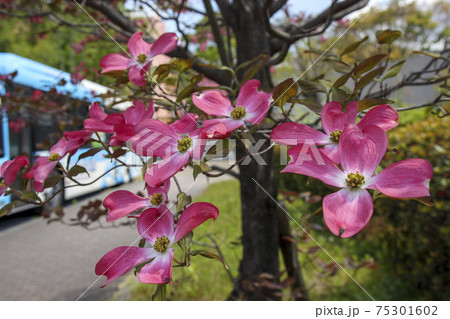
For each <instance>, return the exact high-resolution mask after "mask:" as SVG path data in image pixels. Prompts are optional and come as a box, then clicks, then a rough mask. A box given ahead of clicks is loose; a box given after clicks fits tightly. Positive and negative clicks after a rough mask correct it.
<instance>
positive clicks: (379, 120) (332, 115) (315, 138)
mask: <svg viewBox="0 0 450 319" xmlns="http://www.w3.org/2000/svg"><path fill="white" fill-rule="evenodd" d="M357 115H358V103H357V102H351V103H349V104H348V105H347V106H346V107H345V110H344V111H342V105H341V104H340V103H338V102H329V103H327V104H325V106H324V107H323V109H322V113H321V116H322V126H323V129H324V131H325V134H324V133H322V132H320V131H318V130H316V129H313V128H312V127H309V126H307V125H304V124H299V123H295V122H287V123H283V124H280V125H279V126H277V127H276V128H275V129H274V130H273V131H272V133H271V134H270V138H271V140H272V141H274V142H278V143H280V144H284V145H291V146H292V145H298V144H303V143H306V142H308V141H309V142H312V143H314V144H316V145H324V147H323V148H321V151H322V152H323V153H324V154H325V155H327V156H328V157H329V158H331V159H332V160H333V161H334V162H335V163H338V164H339V147H338V143H339V138H340V136H341V133H342V130H343V129H344V127H345V126H346V125H347V124H354V123H355V121H356V117H357ZM357 125H358V127H359V128H360V129H363V128H364V127H366V126H368V125H376V126H379V127H380V128H382V129H383V130H384V131H389V130H390V129H392V128H394V127H396V126H397V125H398V113H397V111H396V110H395V109H394V108H392V107H391V106H389V105H380V106H376V107H374V108H373V109H371V110H370V111H369V112H367V114H366V115H365V116H364V117H363V118H362V120H361V121H359V122H358V124H357Z"/></svg>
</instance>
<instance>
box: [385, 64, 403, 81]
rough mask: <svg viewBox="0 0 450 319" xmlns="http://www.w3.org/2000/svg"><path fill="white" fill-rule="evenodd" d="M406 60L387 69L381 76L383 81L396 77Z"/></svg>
mask: <svg viewBox="0 0 450 319" xmlns="http://www.w3.org/2000/svg"><path fill="white" fill-rule="evenodd" d="M405 62H406V60H402V61H400V62H398V63H395V64H394V65H393V66H391V67H390V68H389V70H388V71H387V72H386V74H385V75H384V76H383V81H384V80H386V79H389V78H393V77H394V76H396V75H397V74H398V73H399V72H400V71H401V69H402V67H403V64H405Z"/></svg>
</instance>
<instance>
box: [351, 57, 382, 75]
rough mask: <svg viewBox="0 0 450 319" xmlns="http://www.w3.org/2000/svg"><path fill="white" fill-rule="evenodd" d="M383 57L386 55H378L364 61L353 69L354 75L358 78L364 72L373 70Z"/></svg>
mask: <svg viewBox="0 0 450 319" xmlns="http://www.w3.org/2000/svg"><path fill="white" fill-rule="evenodd" d="M385 57H386V54H378V55H374V56H371V57H370V58H367V59H365V60H364V61H362V62H361V63H359V64H358V65H357V66H356V67H355V70H354V74H355V75H356V76H360V75H361V74H363V73H364V72H367V71H369V70H371V69H373V68H374V67H375V66H376V65H377V64H378V63H379V62H380V61H381V60H382V59H384V58H385Z"/></svg>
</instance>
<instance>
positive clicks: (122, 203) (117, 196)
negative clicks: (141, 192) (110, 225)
mask: <svg viewBox="0 0 450 319" xmlns="http://www.w3.org/2000/svg"><path fill="white" fill-rule="evenodd" d="M169 188H170V181H169V180H167V181H165V182H164V183H163V184H162V185H161V186H159V187H149V186H148V187H147V192H148V198H143V197H141V196H138V195H136V194H134V193H132V192H130V191H127V190H118V191H115V192H112V193H111V194H109V195H108V196H107V197H106V198H105V200H104V201H103V206H105V208H107V209H108V210H109V211H108V213H107V214H106V221H107V222H113V221H116V220H118V219H120V218H122V217H125V216H126V215H128V214H131V213H133V212H135V211H137V210H139V209H143V208H158V207H162V206H163V205H165V204H166V203H167V193H168V192H169Z"/></svg>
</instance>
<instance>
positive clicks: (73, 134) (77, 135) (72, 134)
mask: <svg viewBox="0 0 450 319" xmlns="http://www.w3.org/2000/svg"><path fill="white" fill-rule="evenodd" d="M63 136H64V137H65V138H66V139H68V140H70V139H82V140H83V141H85V142H86V141H87V140H89V139H90V138H91V136H92V132H90V131H86V130H79V131H69V132H64V135H63Z"/></svg>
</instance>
